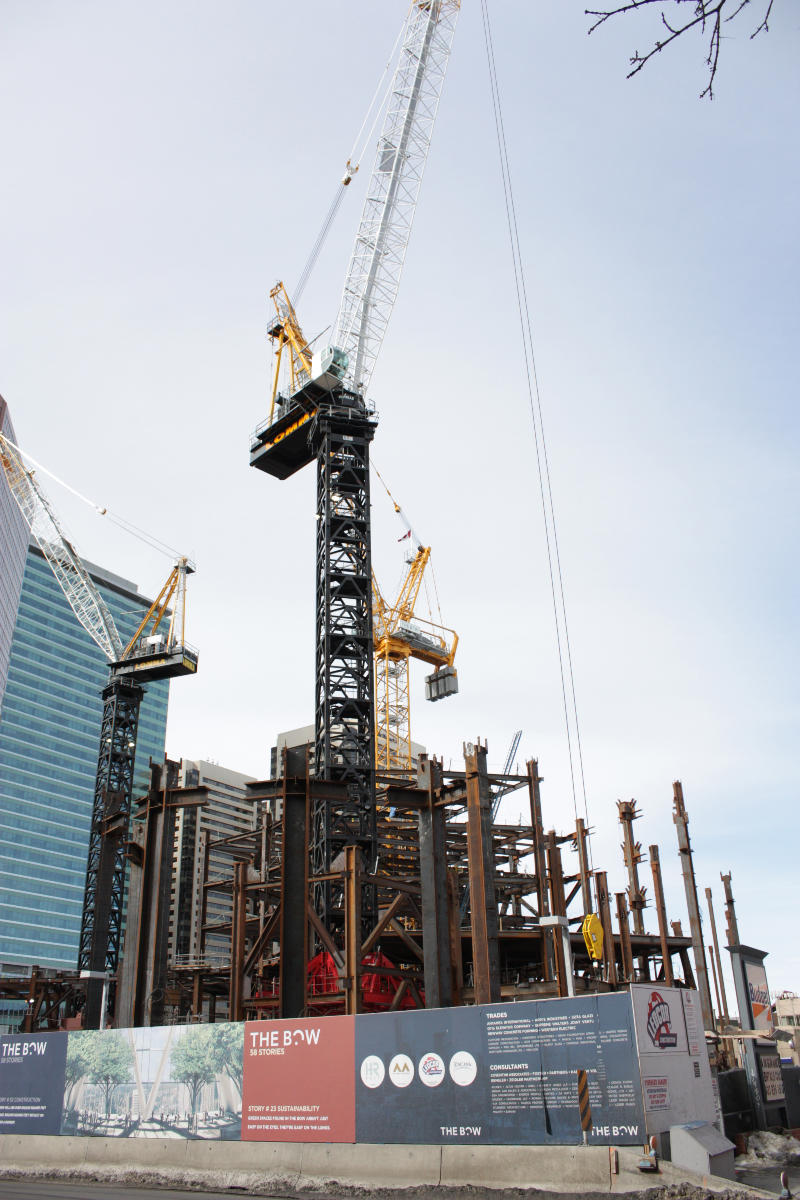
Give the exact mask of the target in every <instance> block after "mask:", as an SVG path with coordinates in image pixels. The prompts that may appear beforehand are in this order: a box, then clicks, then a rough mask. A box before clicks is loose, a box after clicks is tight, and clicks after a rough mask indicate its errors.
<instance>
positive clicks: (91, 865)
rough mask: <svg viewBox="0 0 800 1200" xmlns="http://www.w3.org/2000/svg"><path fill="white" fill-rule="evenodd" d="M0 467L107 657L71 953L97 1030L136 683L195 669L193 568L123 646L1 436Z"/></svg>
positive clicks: (121, 872)
mask: <svg viewBox="0 0 800 1200" xmlns="http://www.w3.org/2000/svg"><path fill="white" fill-rule="evenodd" d="M0 467H2V471H3V474H4V475H5V478H6V481H7V483H8V486H9V488H10V490H11V494H12V495H13V497H14V499H15V500H16V502H17V505H18V506H19V509H20V511H21V512H22V515H23V516H24V518H25V521H26V522H27V524H28V527H29V529H30V531H31V533H32V534H33V536H34V538H35V539H36V542H37V543H38V545H39V548H40V550H41V551H42V554H43V555H44V557H45V559H46V560H47V562H48V564H49V565H50V568H51V570H52V571H53V574H54V575H55V577H56V580H57V581H58V584H59V586H60V587H61V590H62V591H63V593H64V595H65V597H66V599H67V601H68V602H69V605H70V607H71V608H72V611H73V612H74V613H75V616H76V617H77V619H78V620H79V621H80V623H81V625H82V626H83V628H84V629H85V630H86V632H87V633H88V634H89V636H90V637H91V638H92V640H93V641H94V642H95V644H96V645H97V646H98V647H99V648H100V650H101V651H102V652H103V654H104V656H105V658H106V660H107V661H108V663H109V680H108V684H107V685H106V686H105V687H104V688H103V692H102V697H103V718H102V724H101V728H100V749H99V752H98V759H97V773H96V776H95V784H94V799H93V803H92V821H91V826H90V830H89V853H88V859H87V866H86V888H85V892H84V900H83V914H82V917H81V932H80V942H79V950H78V969H79V970H81V971H89V972H91V977H90V979H89V982H88V985H87V993H86V1007H85V1009H84V1028H87V1029H97V1028H98V1026H99V1024H100V1016H101V1005H102V994H103V990H102V980H101V978H99V977H100V976H102V975H107V976H113V975H114V974H115V973H116V970H117V967H118V965H119V958H120V951H121V939H122V919H123V907H124V891H125V867H126V842H127V839H128V826H129V823H130V811H131V798H132V791H133V771H134V763H135V759H136V741H137V733H138V728H139V708H140V706H141V702H142V698H143V696H144V692H145V689H144V687H143V686H142V685H143V684H144V683H147V682H150V681H151V680H156V679H171V678H173V677H175V676H179V675H194V673H195V672H196V671H197V651H196V650H194V649H193V648H192V647H191V646H189V645H188V643H187V642H186V640H185V617H186V577H187V575H190V574H191V573H192V572H193V571H194V567H193V566H192V565H191V563H190V562H189V560H188V559H186V558H180V559H178V561H177V563H176V564H175V566H174V567H173V568H172V570H171V572H170V574H169V576H168V578H167V580H166V582H165V584H164V586H163V587H162V588H161V591H160V592H159V594H158V596H157V597H156V599H155V600H154V601H153V602H152V604H151V605H150V607H149V608H148V610H147V612H146V613H145V615H144V617H143V618H142V620H141V621H140V623H139V626H138V628H137V629H136V631H135V632H134V634H133V636H132V637H131V638H130V639H129V640H128V642H127V644H125V643H124V642H123V640H122V637H121V636H120V633H119V631H118V629H117V627H116V624H115V622H114V618H113V616H112V615H111V612H110V610H109V609H108V607H107V605H106V604H105V602H104V600H103V598H102V596H101V595H100V592H99V591H98V590H97V588H96V586H95V584H94V583H93V581H92V579H91V576H90V575H89V573H88V571H87V570H86V568H85V566H84V565H83V563H82V561H81V559H80V556H79V555H78V554H77V552H76V551H75V548H74V547H73V546H72V545H71V543H70V542H69V541H68V539H67V538H66V536H65V535H64V532H63V530H62V529H61V526H60V524H59V522H58V519H57V518H56V515H55V513H54V511H53V509H52V506H51V504H50V502H49V500H48V499H47V497H46V496H45V494H44V492H43V491H42V489H41V487H40V486H39V483H38V481H37V479H36V477H35V475H34V473H33V471H30V470H28V468H27V467H26V466H25V463H24V462H23V458H22V452H21V451H20V450H19V449H18V448H17V447H16V446H14V445H13V443H11V442H9V441H8V439H7V438H5V437H3V436H2V435H1V434H0Z"/></svg>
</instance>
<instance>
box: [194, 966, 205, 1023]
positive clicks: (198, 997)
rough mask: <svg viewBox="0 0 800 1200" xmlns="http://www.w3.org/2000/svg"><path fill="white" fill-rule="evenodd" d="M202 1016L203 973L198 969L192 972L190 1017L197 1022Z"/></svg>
mask: <svg viewBox="0 0 800 1200" xmlns="http://www.w3.org/2000/svg"><path fill="white" fill-rule="evenodd" d="M202 1015H203V972H202V971H201V970H200V969H199V968H195V970H194V971H192V1016H193V1017H196V1018H197V1020H198V1021H199V1020H200V1018H201V1017H202Z"/></svg>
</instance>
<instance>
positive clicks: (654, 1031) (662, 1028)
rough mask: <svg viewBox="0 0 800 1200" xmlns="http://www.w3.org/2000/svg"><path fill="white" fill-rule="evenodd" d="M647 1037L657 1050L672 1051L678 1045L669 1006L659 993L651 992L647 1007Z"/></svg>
mask: <svg viewBox="0 0 800 1200" xmlns="http://www.w3.org/2000/svg"><path fill="white" fill-rule="evenodd" d="M647 1036H648V1037H649V1038H650V1041H651V1042H652V1043H653V1045H654V1046H655V1047H656V1049H657V1050H672V1049H674V1047H675V1046H677V1044H678V1035H677V1034H676V1033H673V1030H672V1015H671V1013H670V1011H669V1005H668V1004H667V1002H666V1000H665V999H664V997H663V996H662V995H661V993H660V992H653V993H652V994H651V996H650V1000H649V1002H648V1005H647Z"/></svg>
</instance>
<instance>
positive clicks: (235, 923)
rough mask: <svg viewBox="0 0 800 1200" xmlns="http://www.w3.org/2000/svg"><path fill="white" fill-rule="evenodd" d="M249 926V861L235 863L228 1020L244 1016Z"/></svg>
mask: <svg viewBox="0 0 800 1200" xmlns="http://www.w3.org/2000/svg"><path fill="white" fill-rule="evenodd" d="M246 928H247V863H246V862H235V863H234V864H233V905H232V909H231V976H230V986H229V988H228V1020H229V1021H241V1020H242V1019H243V1016H244V1012H243V997H244V947H245V933H246Z"/></svg>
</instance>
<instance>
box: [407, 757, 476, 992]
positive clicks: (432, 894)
mask: <svg viewBox="0 0 800 1200" xmlns="http://www.w3.org/2000/svg"><path fill="white" fill-rule="evenodd" d="M417 786H418V787H419V788H424V789H425V791H427V793H428V799H427V804H426V805H425V807H423V808H421V809H420V810H419V814H418V817H417V820H418V824H419V880H420V893H421V903H422V950H423V956H424V957H423V963H424V968H425V1007H426V1008H449V1007H450V1006H451V1005H452V1003H453V987H452V983H453V981H452V962H451V957H452V946H451V930H450V905H449V895H448V874H447V830H446V828H445V825H446V818H445V810H444V808H443V807H442V806H441V805H440V804H438V801H439V799H440V798H441V791H442V767H441V764H440V763H439V762H437V760H436V759H435V758H434V759H429V758H428V757H427V755H422V756H421V758H420V765H419V771H418V772H417ZM470 894H472V893H471V892H470ZM456 911H458V905H456ZM460 944H461V938H460V935H459V945H460Z"/></svg>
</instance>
